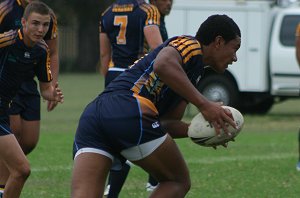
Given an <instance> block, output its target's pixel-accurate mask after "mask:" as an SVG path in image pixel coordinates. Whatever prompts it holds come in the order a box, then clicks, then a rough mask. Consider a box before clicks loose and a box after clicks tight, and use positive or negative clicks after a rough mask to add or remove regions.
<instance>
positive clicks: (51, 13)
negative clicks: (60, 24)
mask: <svg viewBox="0 0 300 198" xmlns="http://www.w3.org/2000/svg"><path fill="white" fill-rule="evenodd" d="M50 17H51V20H52V21H53V23H55V24H57V17H56V14H55V12H54V11H53V10H52V9H50Z"/></svg>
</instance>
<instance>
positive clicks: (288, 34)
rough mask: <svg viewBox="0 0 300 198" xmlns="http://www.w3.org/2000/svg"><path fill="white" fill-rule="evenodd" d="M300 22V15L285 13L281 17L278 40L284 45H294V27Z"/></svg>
mask: <svg viewBox="0 0 300 198" xmlns="http://www.w3.org/2000/svg"><path fill="white" fill-rule="evenodd" d="M298 23H300V15H287V16H285V17H284V18H283V20H282V23H281V28H280V42H281V44H282V45H284V46H289V47H293V46H295V33H296V27H297V25H298Z"/></svg>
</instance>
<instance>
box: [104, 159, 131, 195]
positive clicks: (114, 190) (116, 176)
mask: <svg viewBox="0 0 300 198" xmlns="http://www.w3.org/2000/svg"><path fill="white" fill-rule="evenodd" d="M129 170H130V164H129V163H127V162H126V163H124V164H123V166H122V169H121V170H110V172H109V180H108V185H110V187H109V192H108V194H107V198H117V197H118V196H119V194H120V192H121V189H122V187H123V185H124V183H125V180H126V178H127V175H128V173H129Z"/></svg>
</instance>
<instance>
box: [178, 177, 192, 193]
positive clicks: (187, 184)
mask: <svg viewBox="0 0 300 198" xmlns="http://www.w3.org/2000/svg"><path fill="white" fill-rule="evenodd" d="M180 184H181V188H182V191H184V192H185V193H187V192H188V191H189V190H190V189H191V179H190V177H189V176H187V177H185V178H183V179H182V180H181V181H180Z"/></svg>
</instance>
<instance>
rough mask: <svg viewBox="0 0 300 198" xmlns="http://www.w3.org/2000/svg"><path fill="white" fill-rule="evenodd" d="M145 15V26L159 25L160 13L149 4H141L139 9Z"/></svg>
mask: <svg viewBox="0 0 300 198" xmlns="http://www.w3.org/2000/svg"><path fill="white" fill-rule="evenodd" d="M140 8H141V9H142V10H143V11H144V12H145V13H146V17H145V26H148V25H160V13H159V11H158V9H157V7H156V6H154V5H151V4H142V5H141V7H140Z"/></svg>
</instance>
